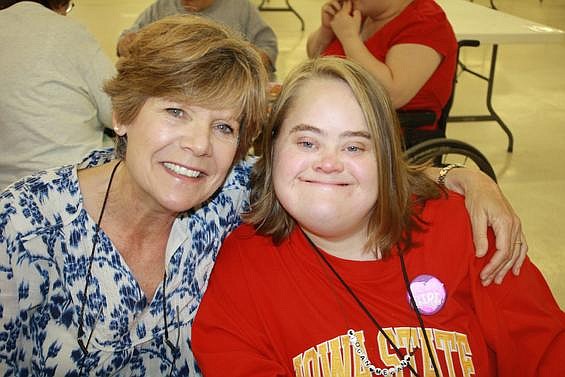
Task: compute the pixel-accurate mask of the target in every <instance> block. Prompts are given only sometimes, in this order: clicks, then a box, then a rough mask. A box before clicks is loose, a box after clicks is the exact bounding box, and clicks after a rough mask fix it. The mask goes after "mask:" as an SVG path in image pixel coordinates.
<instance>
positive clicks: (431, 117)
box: [397, 40, 496, 182]
mask: <svg viewBox="0 0 565 377" xmlns="http://www.w3.org/2000/svg"><path fill="white" fill-rule="evenodd" d="M478 45H479V41H476V40H461V41H459V42H458V49H457V62H459V50H460V49H461V48H462V47H467V46H470V47H476V46H478ZM456 80H457V74H456V73H455V74H454V79H453V89H452V92H451V96H450V98H449V100H448V101H447V104H446V105H445V107H444V108H443V109H442V112H441V115H440V119H439V120H438V127H437V129H434V130H425V129H422V128H421V127H422V126H426V125H430V124H433V123H434V122H435V120H436V114H435V112H433V111H426V110H422V111H398V112H397V115H398V120H399V123H400V126H401V128H402V130H403V132H404V140H405V145H406V148H405V151H404V153H405V156H406V158H407V160H408V161H409V162H412V163H416V164H421V163H427V162H430V161H431V163H432V165H433V166H437V167H443V166H447V165H449V164H453V163H458V164H461V165H465V166H472V167H475V168H477V169H480V170H481V171H483V172H484V173H485V174H487V175H488V176H489V177H491V178H492V179H493V180H494V181H495V182H496V174H495V172H494V169H493V168H492V166H491V164H490V162H489V161H488V159H487V158H486V157H485V155H484V154H482V153H481V152H480V151H479V150H478V149H477V148H475V147H473V146H472V145H470V144H468V143H465V142H464V141H461V140H455V139H449V138H447V137H446V135H445V130H446V127H447V120H448V116H449V111H450V110H451V106H452V104H453V98H454V95H455V84H456Z"/></svg>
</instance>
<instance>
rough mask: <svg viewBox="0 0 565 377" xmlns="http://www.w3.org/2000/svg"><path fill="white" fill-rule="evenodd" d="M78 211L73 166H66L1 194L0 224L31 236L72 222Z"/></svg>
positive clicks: (19, 183)
mask: <svg viewBox="0 0 565 377" xmlns="http://www.w3.org/2000/svg"><path fill="white" fill-rule="evenodd" d="M79 208H80V186H79V184H78V177H77V171H76V166H73V165H66V166H62V167H58V168H53V169H49V170H45V171H40V172H37V173H35V174H32V175H30V176H27V177H24V178H21V179H20V180H18V181H16V182H14V183H12V184H11V185H10V186H8V187H7V188H6V189H5V190H4V191H3V192H2V193H1V194H0V219H1V220H0V222H1V223H2V226H6V225H7V224H10V226H11V227H12V229H14V230H15V231H17V232H19V233H21V234H28V235H32V234H34V233H38V232H40V230H41V229H43V228H47V227H50V226H52V225H53V224H59V225H63V224H65V223H68V222H69V221H72V220H73V219H74V218H75V217H76V216H77V215H78V212H79Z"/></svg>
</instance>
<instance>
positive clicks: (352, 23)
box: [330, 0, 362, 45]
mask: <svg viewBox="0 0 565 377" xmlns="http://www.w3.org/2000/svg"><path fill="white" fill-rule="evenodd" d="M361 21H362V18H361V12H360V11H358V10H355V9H353V4H352V2H351V1H349V0H346V1H345V2H344V3H343V5H342V7H341V9H339V10H338V11H337V12H336V13H335V14H334V16H333V19H332V20H331V22H330V25H331V28H332V30H333V32H334V34H335V35H336V37H337V38H338V39H339V40H340V42H341V44H342V45H345V44H347V41H348V40H351V39H360V38H361V36H360V32H361Z"/></svg>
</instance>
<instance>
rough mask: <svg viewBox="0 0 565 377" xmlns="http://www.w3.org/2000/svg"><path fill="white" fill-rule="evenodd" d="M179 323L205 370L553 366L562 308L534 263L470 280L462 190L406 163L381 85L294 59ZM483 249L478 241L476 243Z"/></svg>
mask: <svg viewBox="0 0 565 377" xmlns="http://www.w3.org/2000/svg"><path fill="white" fill-rule="evenodd" d="M263 150H264V151H266V153H265V154H264V155H263V157H262V158H261V159H260V160H259V161H258V162H257V164H256V165H255V168H254V172H255V174H254V178H255V179H254V180H253V191H252V195H251V212H250V213H249V214H248V215H247V222H248V223H249V224H246V225H242V226H241V227H240V228H238V229H237V230H235V231H234V232H233V233H232V234H230V236H229V237H228V239H227V240H226V241H225V242H224V245H223V247H222V249H221V250H220V254H219V256H218V260H217V262H216V266H215V268H214V271H213V273H212V276H211V279H210V285H209V287H208V289H207V291H206V294H205V295H204V298H203V300H202V303H201V305H200V308H199V310H198V314H197V316H196V320H195V323H194V327H193V347H194V352H195V355H196V359H197V360H198V363H199V365H200V367H201V369H202V372H203V373H204V375H205V376H208V377H215V376H225V375H230V376H254V377H259V376H265V377H267V376H300V377H305V376H318V377H322V376H326V377H329V376H351V377H358V376H372V375H376V376H379V375H385V376H387V375H396V374H401V373H402V375H403V376H408V375H415V376H431V375H435V376H447V375H449V376H471V375H478V376H490V375H498V376H514V375H516V373H519V374H520V375H523V376H534V375H535V376H553V375H555V373H556V372H557V371H559V370H561V368H562V367H561V359H560V356H559V355H563V354H564V352H565V315H564V314H563V312H562V311H561V310H560V309H559V307H558V305H557V303H556V302H555V299H554V298H553V296H552V294H551V292H550V290H549V288H548V286H547V284H546V283H545V281H544V279H543V277H542V275H541V274H540V272H539V271H538V270H537V269H536V267H535V266H534V265H533V264H532V263H531V262H530V261H529V260H527V261H526V262H525V263H524V267H523V268H522V273H521V274H520V276H518V277H511V278H508V279H507V280H505V281H504V283H503V284H502V285H501V286H496V285H492V286H489V287H486V288H485V287H482V286H481V284H480V281H479V279H477V275H478V272H479V270H480V269H481V268H482V266H483V265H484V262H483V261H482V260H479V259H476V258H475V257H474V250H473V242H472V236H471V225H470V222H469V218H468V216H467V213H466V211H465V207H464V203H463V198H462V197H461V196H460V195H458V194H456V193H453V192H447V191H446V190H443V189H442V188H441V187H440V186H439V185H437V184H436V183H435V182H433V181H432V180H430V179H429V178H428V177H426V176H425V175H424V174H423V172H422V170H421V168H416V167H413V166H407V165H406V163H405V162H404V159H403V154H402V150H401V147H400V133H399V129H398V126H397V124H396V122H395V117H394V110H393V108H392V106H391V104H390V101H389V100H388V97H387V95H386V93H385V91H384V90H383V89H382V88H381V87H380V86H379V85H377V83H376V81H375V80H373V79H372V77H371V75H370V74H369V73H368V72H367V71H365V70H363V69H362V68H361V67H359V66H358V65H356V64H354V63H352V62H350V61H348V60H345V59H336V58H323V59H320V60H314V61H311V62H306V63H305V64H302V65H301V66H299V67H298V68H297V69H296V70H295V71H293V72H292V73H291V74H290V75H289V77H288V78H287V80H286V81H285V83H284V84H283V89H282V92H281V95H280V97H279V100H278V101H277V102H276V103H275V104H274V106H273V113H272V120H271V122H270V124H269V126H268V127H267V128H266V130H265V138H264V141H263ZM493 251H494V248H493V247H492V246H491V248H490V250H489V253H492V252H493Z"/></svg>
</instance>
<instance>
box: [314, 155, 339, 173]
mask: <svg viewBox="0 0 565 377" xmlns="http://www.w3.org/2000/svg"><path fill="white" fill-rule="evenodd" d="M314 169H315V170H318V171H320V172H323V173H326V174H329V173H339V172H342V171H343V162H342V161H341V159H340V157H339V153H338V152H337V151H334V150H327V151H323V152H322V153H321V155H320V158H319V159H318V160H317V161H316V162H315V165H314Z"/></svg>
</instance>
